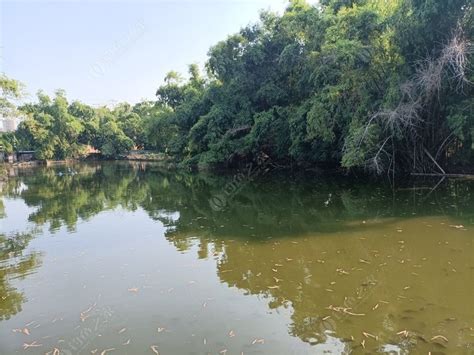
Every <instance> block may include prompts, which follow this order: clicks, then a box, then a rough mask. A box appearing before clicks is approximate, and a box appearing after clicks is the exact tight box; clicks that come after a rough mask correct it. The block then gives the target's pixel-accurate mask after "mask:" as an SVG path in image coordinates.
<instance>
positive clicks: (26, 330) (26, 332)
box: [22, 328, 30, 335]
mask: <svg viewBox="0 0 474 355" xmlns="http://www.w3.org/2000/svg"><path fill="white" fill-rule="evenodd" d="M22 333H23V334H26V335H30V331H29V330H28V328H23V330H22Z"/></svg>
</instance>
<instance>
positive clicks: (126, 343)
mask: <svg viewBox="0 0 474 355" xmlns="http://www.w3.org/2000/svg"><path fill="white" fill-rule="evenodd" d="M130 340H131V339H128V340H127V341H126V342H125V343H123V344H122V345H128V344H130Z"/></svg>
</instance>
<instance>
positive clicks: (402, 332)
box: [397, 330, 409, 338]
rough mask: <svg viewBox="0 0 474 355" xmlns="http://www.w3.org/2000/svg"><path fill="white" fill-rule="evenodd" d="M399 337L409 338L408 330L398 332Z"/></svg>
mask: <svg viewBox="0 0 474 355" xmlns="http://www.w3.org/2000/svg"><path fill="white" fill-rule="evenodd" d="M397 335H403V336H404V337H405V338H408V335H409V333H408V330H402V331H401V332H398V333H397Z"/></svg>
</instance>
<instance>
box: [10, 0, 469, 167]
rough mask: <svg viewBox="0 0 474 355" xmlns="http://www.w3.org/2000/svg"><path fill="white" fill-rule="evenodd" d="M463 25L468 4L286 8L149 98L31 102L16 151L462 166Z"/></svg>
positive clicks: (363, 2)
mask: <svg viewBox="0 0 474 355" xmlns="http://www.w3.org/2000/svg"><path fill="white" fill-rule="evenodd" d="M473 16H474V15H473V6H472V3H471V1H469V0H449V1H436V0H321V1H320V2H319V4H318V5H310V4H308V3H307V2H306V1H304V0H291V1H290V2H289V4H288V6H287V9H286V11H285V12H284V13H283V14H282V15H278V14H275V13H272V12H266V11H264V12H262V13H261V16H260V21H259V22H258V23H257V24H252V25H249V26H247V27H244V28H242V29H241V30H240V31H239V32H238V33H236V34H233V35H231V36H229V37H228V38H227V39H225V40H223V41H221V42H219V43H217V44H216V45H215V46H213V47H212V48H211V49H210V50H209V53H208V61H207V63H206V65H205V69H206V71H205V73H201V72H200V68H199V67H198V66H197V65H195V64H193V65H190V66H189V73H188V76H187V78H184V76H182V75H181V74H179V73H177V72H174V71H172V72H170V73H168V75H167V76H166V78H165V80H164V84H163V85H162V86H160V87H159V88H158V89H157V91H156V101H155V102H142V103H139V104H137V105H135V106H130V105H128V104H121V105H118V106H117V107H115V108H113V109H109V108H91V107H88V106H86V105H84V104H82V103H78V102H73V103H71V104H69V103H68V102H67V100H66V98H65V96H64V94H63V93H61V92H59V93H57V95H56V97H55V98H54V99H50V98H49V97H47V96H45V95H43V94H40V95H39V103H37V104H33V105H26V106H25V107H23V111H25V112H27V114H28V115H29V119H28V120H26V121H25V122H24V123H22V125H21V127H20V129H19V131H18V134H17V139H18V141H19V143H18V145H19V146H22V147H25V148H26V147H29V148H32V149H36V150H38V151H39V152H40V155H41V156H42V157H44V158H48V159H49V158H63V157H68V156H76V155H78V154H80V152H81V149H82V148H83V145H86V144H88V145H92V146H94V147H96V148H97V149H99V150H100V151H101V152H102V153H103V154H104V155H106V156H109V157H114V156H117V155H119V154H122V153H124V152H126V151H127V150H129V149H130V148H131V147H133V146H135V147H140V148H145V149H153V150H157V151H160V152H163V153H166V154H168V155H169V156H171V157H173V158H174V159H175V160H176V161H177V162H179V163H181V164H183V165H192V166H196V165H197V166H226V167H229V166H237V165H239V164H242V163H248V162H255V161H258V160H259V159H260V158H261V157H262V156H264V157H267V158H269V159H270V160H271V161H272V162H273V163H275V164H277V165H279V166H299V167H301V168H312V167H317V166H323V167H325V166H331V167H343V168H346V169H354V168H356V169H369V170H372V171H375V172H377V173H383V172H392V173H394V172H395V171H400V172H401V171H415V172H427V171H433V170H434V169H441V170H442V169H443V168H442V167H444V168H446V169H448V168H456V169H458V168H459V169H461V168H463V167H464V166H467V165H469V166H471V167H472V163H473V161H474V129H473V127H474V112H473V107H474V95H473V94H474V89H473V82H474V71H473V69H474V68H473V65H474V64H473V61H472V55H473V45H472V39H473V27H474V26H473V20H474V18H473ZM10 86H11V85H10ZM10 86H9V85H6V87H7V88H8V87H10ZM13 86H14V85H13Z"/></svg>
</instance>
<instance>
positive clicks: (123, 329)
mask: <svg viewBox="0 0 474 355" xmlns="http://www.w3.org/2000/svg"><path fill="white" fill-rule="evenodd" d="M126 330H127V328H122V329H120V330H119V332H118V333H119V334H122V333H123V332H124V331H126Z"/></svg>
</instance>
